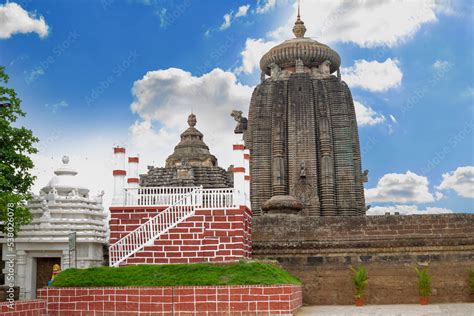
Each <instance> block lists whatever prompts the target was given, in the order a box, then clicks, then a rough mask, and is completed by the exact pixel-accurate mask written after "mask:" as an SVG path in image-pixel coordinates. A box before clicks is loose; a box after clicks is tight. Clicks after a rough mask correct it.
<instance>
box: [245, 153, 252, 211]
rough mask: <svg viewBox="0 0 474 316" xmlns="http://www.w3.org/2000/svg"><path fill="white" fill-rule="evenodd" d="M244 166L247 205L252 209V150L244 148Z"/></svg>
mask: <svg viewBox="0 0 474 316" xmlns="http://www.w3.org/2000/svg"><path fill="white" fill-rule="evenodd" d="M244 168H245V176H244V180H245V191H244V196H245V206H247V207H248V208H249V209H250V179H251V178H250V150H249V149H244Z"/></svg>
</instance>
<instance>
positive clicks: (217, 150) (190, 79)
mask: <svg viewBox="0 0 474 316" xmlns="http://www.w3.org/2000/svg"><path fill="white" fill-rule="evenodd" d="M132 93H133V95H134V96H135V101H134V102H133V103H132V105H131V108H132V111H133V112H135V113H137V114H138V115H139V116H140V118H141V119H142V120H143V121H142V122H136V123H135V124H134V125H133V126H132V127H131V128H130V131H131V133H132V140H133V145H134V146H137V147H138V148H140V150H141V149H145V148H148V151H149V152H150V155H152V156H153V158H154V159H155V163H157V164H158V165H160V166H161V165H163V164H164V161H165V159H166V157H167V156H168V155H170V154H171V153H172V151H173V146H174V145H175V144H177V143H178V141H179V134H180V133H181V132H183V131H184V130H185V129H186V128H187V123H186V120H187V117H188V115H189V113H190V112H191V111H193V112H194V113H195V114H196V116H197V125H196V128H198V129H199V130H200V131H201V132H202V133H203V134H204V141H205V142H206V143H207V144H208V146H209V147H210V150H211V152H212V153H213V154H214V155H216V156H217V158H218V159H219V165H221V166H222V167H223V168H226V167H227V166H228V165H230V164H232V163H234V162H233V161H232V159H231V155H232V150H231V148H232V143H233V139H235V137H236V136H235V135H234V134H233V123H234V121H233V119H232V118H231V117H230V113H231V111H232V110H233V109H238V110H242V111H243V112H244V113H247V109H248V104H249V102H250V96H251V94H252V88H251V87H249V86H245V85H242V84H240V83H239V82H238V81H237V78H236V77H235V75H234V74H233V73H230V72H226V71H223V70H221V69H214V70H212V71H211V72H209V73H207V74H204V75H202V76H200V77H196V76H193V75H192V74H191V73H189V72H186V71H184V70H181V69H176V68H170V69H166V70H157V71H150V72H148V73H147V74H146V75H145V76H144V77H143V78H142V79H140V80H137V81H135V83H134V85H133V89H132ZM147 155H148V154H147Z"/></svg>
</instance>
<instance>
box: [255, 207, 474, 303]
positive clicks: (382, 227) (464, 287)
mask: <svg viewBox="0 0 474 316" xmlns="http://www.w3.org/2000/svg"><path fill="white" fill-rule="evenodd" d="M252 239H253V257H254V258H271V259H276V260H278V261H279V262H280V263H281V264H282V265H283V266H284V267H285V268H286V269H288V270H289V271H290V272H292V273H294V274H295V275H297V276H298V277H299V278H301V279H302V281H303V282H304V293H303V294H304V300H305V303H308V304H353V285H352V283H351V274H350V271H349V266H350V265H352V266H358V265H360V264H363V265H365V266H366V267H367V269H368V272H369V286H368V287H367V292H366V301H367V303H368V304H394V303H417V301H418V295H417V290H416V276H415V273H414V271H413V269H412V266H414V265H416V264H418V263H422V264H428V266H429V270H430V274H431V275H432V277H433V295H432V297H431V301H432V302H438V303H442V302H468V301H469V300H470V299H471V298H470V294H469V287H468V284H467V282H468V276H469V269H470V268H471V267H473V266H474V214H443V215H411V216H393V215H390V216H358V217H319V218H314V219H312V220H311V221H308V220H307V218H304V217H299V216H283V215H274V216H260V217H255V218H254V222H253V234H252Z"/></svg>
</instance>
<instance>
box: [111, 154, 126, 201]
mask: <svg viewBox="0 0 474 316" xmlns="http://www.w3.org/2000/svg"><path fill="white" fill-rule="evenodd" d="M112 175H113V176H114V196H113V198H112V205H124V203H125V176H126V175H127V171H125V148H124V147H119V146H117V147H114V170H113V171H112Z"/></svg>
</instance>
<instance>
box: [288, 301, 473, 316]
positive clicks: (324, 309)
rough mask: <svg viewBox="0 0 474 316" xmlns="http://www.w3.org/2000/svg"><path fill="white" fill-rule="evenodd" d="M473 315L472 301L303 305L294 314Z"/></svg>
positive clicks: (353, 315)
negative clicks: (424, 303)
mask: <svg viewBox="0 0 474 316" xmlns="http://www.w3.org/2000/svg"><path fill="white" fill-rule="evenodd" d="M310 315H311V316H313V315H314V316H317V315H324V316H366V315H370V316H386V315H388V316H474V303H460V304H429V305H424V306H422V305H409V304H406V305H405V304H404V305H401V304H400V305H367V306H362V307H356V306H345V305H344V306H341V305H335V306H304V307H302V308H301V309H300V310H299V311H298V312H297V313H296V316H310Z"/></svg>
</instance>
